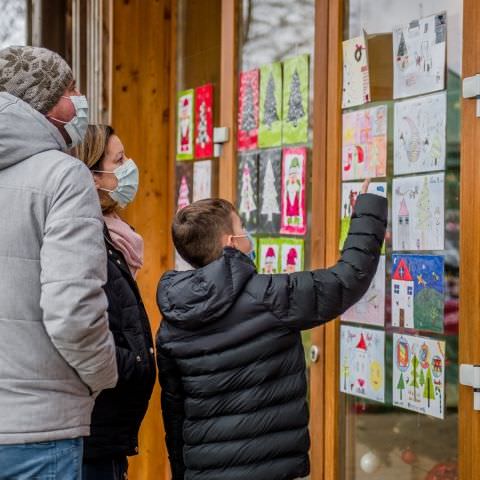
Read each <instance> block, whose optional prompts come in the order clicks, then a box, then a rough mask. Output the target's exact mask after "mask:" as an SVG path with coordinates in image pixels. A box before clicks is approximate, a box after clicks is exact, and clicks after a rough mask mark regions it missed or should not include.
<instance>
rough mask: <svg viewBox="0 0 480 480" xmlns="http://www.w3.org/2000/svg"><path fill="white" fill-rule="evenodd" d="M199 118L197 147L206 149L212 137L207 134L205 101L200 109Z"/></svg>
mask: <svg viewBox="0 0 480 480" xmlns="http://www.w3.org/2000/svg"><path fill="white" fill-rule="evenodd" d="M199 117H200V119H199V121H198V136H197V145H200V147H201V148H205V147H206V145H207V143H209V142H210V137H209V135H208V132H207V104H206V103H205V101H203V102H202V103H201V105H200V107H199Z"/></svg>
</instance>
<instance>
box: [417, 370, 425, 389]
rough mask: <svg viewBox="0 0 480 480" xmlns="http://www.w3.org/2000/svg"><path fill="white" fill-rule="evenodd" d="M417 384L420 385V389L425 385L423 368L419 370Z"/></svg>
mask: <svg viewBox="0 0 480 480" xmlns="http://www.w3.org/2000/svg"><path fill="white" fill-rule="evenodd" d="M418 383H419V384H420V386H421V387H423V386H424V385H425V375H424V373H423V368H422V369H421V370H420V377H419V380H418Z"/></svg>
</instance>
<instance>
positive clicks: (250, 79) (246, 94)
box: [237, 70, 259, 151]
mask: <svg viewBox="0 0 480 480" xmlns="http://www.w3.org/2000/svg"><path fill="white" fill-rule="evenodd" d="M258 84H259V71H258V70H250V71H248V72H241V73H240V80H239V93H238V126H237V146H238V150H240V151H242V150H254V149H255V148H257V142H258V94H259V92H258Z"/></svg>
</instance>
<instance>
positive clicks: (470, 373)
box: [460, 363, 480, 410]
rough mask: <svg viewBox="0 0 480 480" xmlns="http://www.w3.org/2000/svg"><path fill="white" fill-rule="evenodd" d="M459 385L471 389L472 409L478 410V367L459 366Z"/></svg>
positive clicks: (479, 374)
mask: <svg viewBox="0 0 480 480" xmlns="http://www.w3.org/2000/svg"><path fill="white" fill-rule="evenodd" d="M460 384H461V385H465V386H467V387H472V388H473V409H474V410H480V365H468V364H464V363H462V364H461V365H460Z"/></svg>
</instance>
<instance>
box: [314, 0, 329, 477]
mask: <svg viewBox="0 0 480 480" xmlns="http://www.w3.org/2000/svg"><path fill="white" fill-rule="evenodd" d="M328 11H329V1H328V0H317V1H316V2H315V48H314V58H313V59H312V64H313V69H314V71H313V74H314V81H313V86H312V88H313V145H312V179H313V181H312V182H311V185H312V193H311V195H312V205H315V208H314V211H313V214H312V221H311V230H310V232H311V252H312V254H311V268H322V267H325V253H326V252H325V245H326V238H325V231H326V230H325V221H326V191H327V183H326V180H327V158H328V157H327V103H328V97H327V91H328ZM312 345H314V346H316V347H317V348H318V349H319V358H318V360H317V362H315V363H312V364H311V365H310V435H311V445H312V446H311V450H310V457H311V478H312V480H313V479H322V478H323V475H324V463H325V462H324V442H325V418H324V408H323V407H324V404H325V402H324V381H325V328H324V327H320V328H316V329H315V330H313V331H312Z"/></svg>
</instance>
